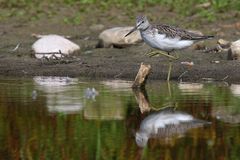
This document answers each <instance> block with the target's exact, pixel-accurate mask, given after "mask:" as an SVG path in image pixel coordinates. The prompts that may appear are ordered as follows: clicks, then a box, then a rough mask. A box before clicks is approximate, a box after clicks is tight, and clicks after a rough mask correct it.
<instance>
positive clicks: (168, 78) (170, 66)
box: [167, 58, 172, 82]
mask: <svg viewBox="0 0 240 160" xmlns="http://www.w3.org/2000/svg"><path fill="white" fill-rule="evenodd" d="M171 71H172V59H170V58H169V59H168V76H167V81H168V82H169V80H170V76H171Z"/></svg>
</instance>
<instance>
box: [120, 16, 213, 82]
mask: <svg viewBox="0 0 240 160" xmlns="http://www.w3.org/2000/svg"><path fill="white" fill-rule="evenodd" d="M137 29H138V30H139V31H140V33H141V36H142V39H143V40H144V42H145V43H147V44H148V45H149V46H151V47H152V48H154V49H158V50H161V51H164V52H166V53H163V52H160V51H157V52H156V51H155V52H151V53H148V55H150V56H155V55H158V54H162V55H164V56H167V57H168V58H169V69H168V77H167V80H168V81H169V79H170V75H171V70H172V62H171V60H172V59H175V60H176V59H178V57H174V56H172V55H170V52H173V51H176V50H181V49H184V48H187V47H189V46H191V45H192V44H194V43H195V42H198V41H201V40H206V39H211V38H213V36H206V35H200V34H197V33H193V32H190V31H187V30H184V29H181V28H178V27H174V26H171V25H167V24H157V25H151V24H150V23H149V21H148V19H147V17H146V16H138V17H137V18H136V26H135V27H134V28H133V29H132V30H131V31H130V32H129V33H128V34H126V35H125V37H126V36H128V35H130V34H131V33H132V32H134V31H135V30H137Z"/></svg>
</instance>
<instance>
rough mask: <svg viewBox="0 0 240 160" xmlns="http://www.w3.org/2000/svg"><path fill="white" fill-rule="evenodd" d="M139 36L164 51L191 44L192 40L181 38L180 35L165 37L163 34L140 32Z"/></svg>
mask: <svg viewBox="0 0 240 160" xmlns="http://www.w3.org/2000/svg"><path fill="white" fill-rule="evenodd" d="M141 36H142V38H143V40H144V42H146V43H147V44H148V45H150V46H151V47H153V48H156V49H160V50H163V51H166V52H170V51H173V50H180V49H184V48H187V47H189V46H191V45H192V44H193V43H194V41H192V40H181V39H180V37H175V38H171V37H167V36H166V35H165V34H158V33H156V32H155V33H154V32H153V33H149V32H144V31H143V32H141Z"/></svg>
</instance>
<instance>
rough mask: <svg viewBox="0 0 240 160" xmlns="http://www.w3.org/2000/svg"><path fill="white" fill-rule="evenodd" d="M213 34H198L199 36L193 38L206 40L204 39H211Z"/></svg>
mask: <svg viewBox="0 0 240 160" xmlns="http://www.w3.org/2000/svg"><path fill="white" fill-rule="evenodd" d="M213 38H214V36H199V37H194V40H206V39H213Z"/></svg>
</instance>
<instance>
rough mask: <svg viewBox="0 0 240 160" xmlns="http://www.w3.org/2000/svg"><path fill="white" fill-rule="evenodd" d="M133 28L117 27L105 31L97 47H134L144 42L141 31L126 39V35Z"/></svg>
mask: <svg viewBox="0 0 240 160" xmlns="http://www.w3.org/2000/svg"><path fill="white" fill-rule="evenodd" d="M132 28H133V27H115V28H110V29H107V30H104V31H103V32H102V33H100V35H99V43H98V45H97V47H99V48H102V47H105V48H108V47H112V46H114V47H120V48H122V47H126V46H129V45H133V44H136V43H139V42H141V41H142V38H141V35H140V32H139V31H135V32H133V33H132V34H130V35H129V36H127V37H125V35H126V34H127V33H128V32H129V31H130V30H131V29H132Z"/></svg>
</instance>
